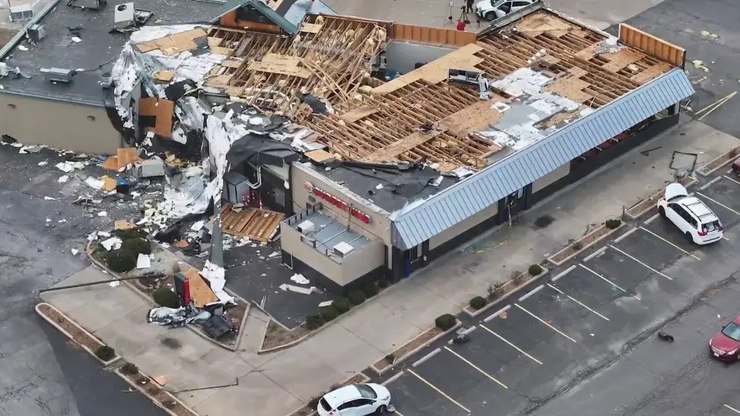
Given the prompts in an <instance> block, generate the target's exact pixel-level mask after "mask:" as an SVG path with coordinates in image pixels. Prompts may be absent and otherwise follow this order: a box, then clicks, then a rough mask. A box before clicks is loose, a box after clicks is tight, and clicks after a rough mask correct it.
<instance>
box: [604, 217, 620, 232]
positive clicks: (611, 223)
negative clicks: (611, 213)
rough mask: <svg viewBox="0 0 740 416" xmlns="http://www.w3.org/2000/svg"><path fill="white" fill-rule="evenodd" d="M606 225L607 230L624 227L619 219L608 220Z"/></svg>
mask: <svg viewBox="0 0 740 416" xmlns="http://www.w3.org/2000/svg"><path fill="white" fill-rule="evenodd" d="M604 225H606V228H608V229H610V230H614V229H616V228H617V227H619V226H620V225H622V220H620V219H619V218H612V219H608V220H606V222H605V223H604Z"/></svg>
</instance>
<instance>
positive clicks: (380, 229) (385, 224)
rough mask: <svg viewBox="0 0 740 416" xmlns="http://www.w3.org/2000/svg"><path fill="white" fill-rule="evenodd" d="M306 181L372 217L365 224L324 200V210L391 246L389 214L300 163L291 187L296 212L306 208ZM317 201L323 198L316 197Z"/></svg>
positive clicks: (352, 227) (354, 228) (360, 231)
mask: <svg viewBox="0 0 740 416" xmlns="http://www.w3.org/2000/svg"><path fill="white" fill-rule="evenodd" d="M306 182H310V183H312V184H313V185H314V186H317V187H319V188H321V189H323V190H324V191H326V192H328V193H330V194H332V195H334V196H335V197H337V198H339V199H341V200H343V201H344V202H346V203H347V204H348V205H349V204H350V203H351V204H352V206H353V207H354V208H356V209H359V210H360V211H362V212H364V213H365V214H367V215H368V216H369V217H370V224H364V223H362V222H360V221H358V220H357V219H355V218H351V219H350V216H349V213H348V212H346V211H340V210H339V209H337V208H336V207H334V206H333V205H331V204H328V203H326V202H324V203H323V204H322V205H323V206H324V210H325V211H327V212H329V213H331V216H336V217H337V218H339V219H340V221H339V222H341V223H342V224H347V222H348V221H349V222H350V223H349V228H350V229H352V230H355V231H357V232H359V233H361V234H366V235H367V234H372V235H374V236H375V237H377V238H379V239H380V240H381V241H383V243H385V245H386V246H390V245H391V244H390V241H391V226H390V224H391V222H390V219H388V217H387V216H385V215H382V214H379V213H377V212H374V211H373V210H372V209H370V208H369V207H367V206H366V205H365V204H364V203H363V202H361V201H360V200H359V199H358V200H354V199H351V198H350V197H349V196H348V195H345V194H344V192H343V191H340V190H338V189H336V188H335V187H334V186H333V185H332V184H330V183H329V182H327V181H326V180H325V179H324V178H323V177H320V176H318V175H315V173H314V172H311V171H310V170H309V168H306V167H304V166H302V165H301V164H300V163H295V164H293V173H292V178H291V184H290V188H291V189H292V192H293V205H294V210H295V212H301V211H303V210H305V209H306V203H307V202H308V191H307V190H306V187H305V186H304V184H305V183H306ZM316 200H317V201H321V199H319V198H316Z"/></svg>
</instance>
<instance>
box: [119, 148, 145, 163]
mask: <svg viewBox="0 0 740 416" xmlns="http://www.w3.org/2000/svg"><path fill="white" fill-rule="evenodd" d="M116 159H117V161H118V167H124V166H128V165H130V164H132V163H136V162H138V161H140V160H141V159H140V158H139V149H137V148H135V147H121V148H119V149H117V150H116Z"/></svg>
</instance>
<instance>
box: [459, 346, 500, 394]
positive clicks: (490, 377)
mask: <svg viewBox="0 0 740 416" xmlns="http://www.w3.org/2000/svg"><path fill="white" fill-rule="evenodd" d="M445 349H446V350H447V351H449V352H450V353H451V354H452V355H454V356H455V357H457V358H459V359H460V360H462V361H463V362H464V363H465V364H467V365H469V366H471V367H473V368H474V369H476V370H477V371H478V372H479V373H481V374H483V375H484V376H486V377H488V378H489V379H491V380H493V381H494V382H495V383H496V384H498V385H499V386H501V387H503V388H505V389H508V388H509V387H507V386H506V384H504V383H502V382H500V381H498V380H497V379H496V377H494V376H492V375H490V374H488V373H486V372H485V371H483V370H481V369H480V368H479V367H478V366H477V365H475V364H473V363H471V362H470V361H468V360H467V359H466V358H465V357H463V356H462V355H460V354H458V353H456V352H455V351H452V350H451V349H449V348H448V347H445Z"/></svg>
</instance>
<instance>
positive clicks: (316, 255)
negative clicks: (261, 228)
mask: <svg viewBox="0 0 740 416" xmlns="http://www.w3.org/2000/svg"><path fill="white" fill-rule="evenodd" d="M280 243H281V247H282V249H283V250H285V251H287V252H288V253H290V254H291V255H292V256H293V257H294V258H296V259H298V260H300V261H302V262H303V263H306V264H307V265H308V266H309V267H311V268H313V269H315V270H317V271H319V272H320V273H321V274H323V275H324V276H326V277H328V278H329V279H331V280H333V281H334V282H336V283H338V284H339V285H341V286H345V285H347V284H349V283H351V282H352V281H354V280H356V279H357V278H359V277H362V276H364V275H365V274H367V273H370V272H371V271H373V270H375V269H377V268H378V267H380V266H382V265H383V263H384V260H385V257H384V251H385V245H384V244H383V242H382V241H380V240H371V241H370V243H369V244H368V245H366V246H364V247H361V248H359V249H357V250H355V251H354V252H352V253H350V255H348V256H346V257H344V258H343V259H342V262H341V263H338V262H336V261H334V260H333V259H331V258H329V257H327V256H326V255H324V254H323V253H321V252H319V251H318V250H316V249H315V248H313V247H311V246H309V245H308V244H306V243H304V242H303V241H301V233H299V232H298V231H297V230H296V229H295V228H293V227H291V226H289V225H287V224H286V222H285V221H283V222H282V223H280Z"/></svg>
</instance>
